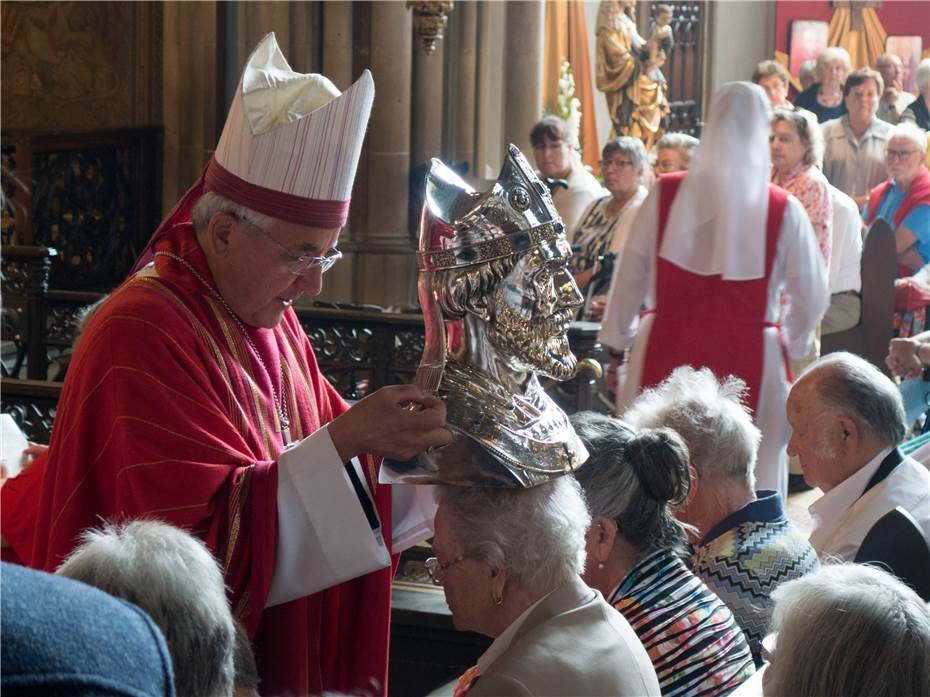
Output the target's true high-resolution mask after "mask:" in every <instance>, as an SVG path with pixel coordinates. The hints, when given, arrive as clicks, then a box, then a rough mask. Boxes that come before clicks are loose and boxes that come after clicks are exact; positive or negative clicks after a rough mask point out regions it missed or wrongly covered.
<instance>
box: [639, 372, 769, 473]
mask: <svg viewBox="0 0 930 697" xmlns="http://www.w3.org/2000/svg"><path fill="white" fill-rule="evenodd" d="M745 394H746V383H744V382H743V381H742V380H740V379H739V378H737V377H734V376H732V375H730V376H728V377H727V378H725V379H724V380H723V381H719V380H717V378H716V377H715V376H714V374H713V373H712V372H711V371H710V370H709V369H708V368H701V369H700V370H695V369H694V368H692V367H691V366H682V367H680V368H676V369H675V370H673V371H672V374H671V375H669V376H668V377H667V378H666V379H665V380H664V381H663V382H662V383H661V384H660V385H659V386H658V387H655V388H653V389H650V390H646V391H645V392H643V393H642V394H641V395H640V396H639V397H637V398H636V400H635V401H634V402H633V404H632V405H630V408H629V409H628V410H627V411H626V413H624V415H623V419H624V420H625V421H626V422H627V423H629V424H630V425H632V426H634V427H636V428H663V427H664V428H670V429H672V430H673V431H675V432H676V433H678V435H680V436H681V437H682V439H683V440H684V441H685V444H686V445H687V446H688V452H689V454H690V457H691V465H692V466H693V467H694V468H695V469H696V470H697V471H698V474H699V475H700V476H701V478H702V479H717V478H724V479H735V480H739V481H745V482H746V484H747V485H748V486H749V487H750V488H751V489H755V474H754V471H755V465H756V454H757V451H758V449H759V443H760V442H761V440H762V433H761V432H760V431H759V429H758V428H757V427H756V425H755V424H754V423H753V422H752V417H751V416H750V414H749V410H748V409H747V407H746V405H745V403H744V401H743V399H744V397H745Z"/></svg>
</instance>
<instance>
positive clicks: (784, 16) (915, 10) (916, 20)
mask: <svg viewBox="0 0 930 697" xmlns="http://www.w3.org/2000/svg"><path fill="white" fill-rule="evenodd" d="M775 4H776V10H775V48H776V49H778V50H779V51H784V52H786V53H787V52H788V42H789V41H790V40H791V22H793V21H794V20H798V19H816V20H820V21H823V22H829V21H830V18H831V17H832V16H833V11H834V9H835V8H834V4H839V3H834V2H830V1H829V0H777V2H776V3H775ZM847 4H848V3H847ZM854 4H858V3H854ZM862 4H866V3H862ZM869 4H876V3H869ZM877 4H878V7H876V8H875V13H876V14H877V15H878V19H879V21H881V23H882V26H883V27H884V28H885V31H886V32H888V35H889V36H920V37H922V39H923V50H924V55H928V50H930V2H926V1H921V0H918V1H916V2H914V1H912V0H884V2H881V3H877Z"/></svg>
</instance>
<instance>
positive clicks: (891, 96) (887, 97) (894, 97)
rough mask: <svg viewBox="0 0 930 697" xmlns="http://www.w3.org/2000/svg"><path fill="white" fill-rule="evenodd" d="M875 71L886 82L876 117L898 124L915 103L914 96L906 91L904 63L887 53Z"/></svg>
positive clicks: (882, 56) (877, 64) (876, 62)
mask: <svg viewBox="0 0 930 697" xmlns="http://www.w3.org/2000/svg"><path fill="white" fill-rule="evenodd" d="M875 69H876V70H877V71H878V72H880V73H881V74H882V80H884V81H885V89H884V90H883V91H882V98H881V101H879V103H878V113H877V114H876V115H877V116H878V118H880V119H881V120H882V121H887V122H888V123H892V124H894V123H897V122H898V121H899V120H900V118H901V114H903V113H904V110H905V109H907V107H908V106H910V103H911V102H913V101H914V95H913V94H911V93H910V92H905V91H904V63H902V62H901V59H900V58H898V56H896V55H895V54H893V53H887V52H886V53H883V54H882V55H880V56H879V57H878V60H877V61H875Z"/></svg>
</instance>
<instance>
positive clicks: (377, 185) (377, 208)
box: [354, 0, 416, 305]
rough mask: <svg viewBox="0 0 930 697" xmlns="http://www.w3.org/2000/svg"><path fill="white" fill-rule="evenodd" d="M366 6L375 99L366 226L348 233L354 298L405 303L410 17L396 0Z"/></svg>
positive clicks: (408, 286) (410, 282) (411, 289)
mask: <svg viewBox="0 0 930 697" xmlns="http://www.w3.org/2000/svg"><path fill="white" fill-rule="evenodd" d="M370 9H371V24H370V27H371V53H370V56H371V62H370V65H371V71H372V74H373V75H374V80H375V103H374V107H373V108H372V112H371V123H370V124H369V128H368V140H367V172H366V177H365V180H366V181H367V216H366V217H367V225H366V229H364V230H356V231H355V235H354V237H355V238H356V240H357V241H358V245H359V263H358V266H357V269H358V272H357V273H358V275H357V289H358V293H357V298H358V300H359V301H361V302H370V303H376V304H379V305H406V304H411V303H413V302H415V298H416V293H415V283H416V262H415V258H414V255H413V253H412V252H413V251H414V248H415V246H414V243H413V238H412V237H411V235H410V232H409V229H408V227H407V221H408V216H407V205H408V201H407V196H408V191H409V187H408V177H409V171H410V95H411V89H410V75H411V61H412V55H411V49H412V41H411V39H412V31H411V23H412V20H411V14H410V12H409V11H408V10H407V8H406V6H405V3H404V2H402V1H399V0H394V1H391V2H373V3H371V5H370Z"/></svg>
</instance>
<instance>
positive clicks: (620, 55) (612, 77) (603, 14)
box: [597, 0, 670, 150]
mask: <svg viewBox="0 0 930 697" xmlns="http://www.w3.org/2000/svg"><path fill="white" fill-rule="evenodd" d="M635 12H636V9H635V3H634V2H633V0H602V2H601V4H600V7H599V8H598V12H597V88H598V89H599V90H601V91H602V92H603V93H604V95H605V96H606V97H607V109H608V111H609V112H610V120H611V123H612V124H613V130H612V133H611V137H616V136H632V137H634V138H639V139H640V140H642V141H643V144H644V145H645V146H646V150H649V149H651V148H652V146H653V145H654V144H655V142H656V141H657V140H658V139H659V138H661V137H662V135H663V134H664V133H665V124H664V123H663V121H664V119H665V117H666V116H668V113H669V111H670V109H669V104H668V90H667V84H666V82H665V77H664V76H663V75H662V71H661V68H662V65H663V64H664V63H665V58H666V55H665V51H664V50H663V44H664V45H667V44H668V41H667V39H668V34H669V28H668V26H667V25H668V23H667V22H665V23H664V25H660V26H661V27H662V30H663V31H662V32H661V35H657V36H655V37H653V39H650V40H649V41H647V40H646V39H644V38H643V37H641V36H640V35H639V32H638V31H637V29H636V18H635ZM662 39H665V40H664V41H663V40H662Z"/></svg>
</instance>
